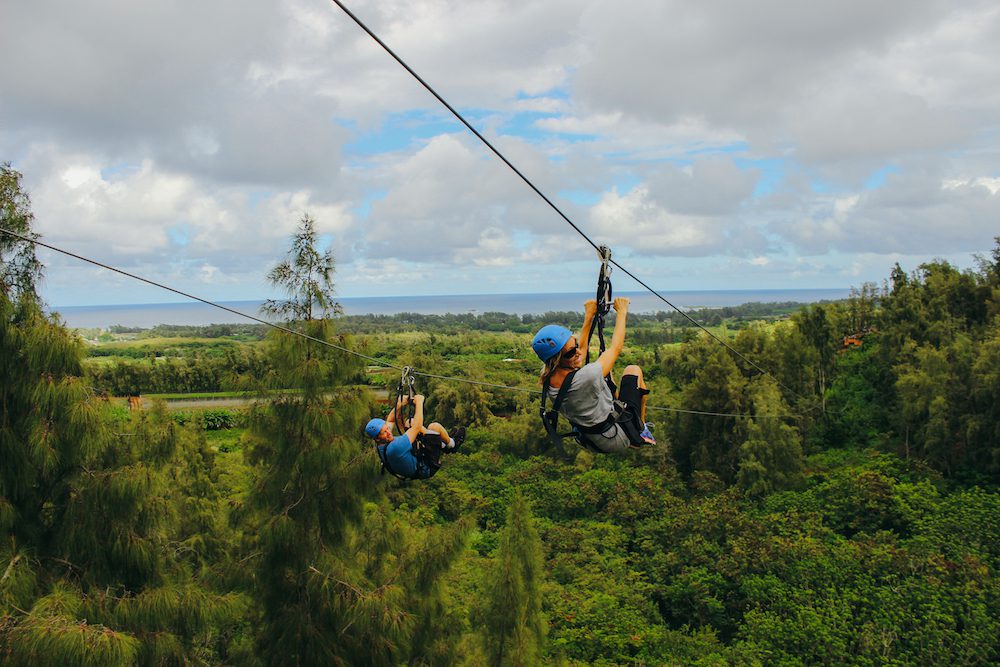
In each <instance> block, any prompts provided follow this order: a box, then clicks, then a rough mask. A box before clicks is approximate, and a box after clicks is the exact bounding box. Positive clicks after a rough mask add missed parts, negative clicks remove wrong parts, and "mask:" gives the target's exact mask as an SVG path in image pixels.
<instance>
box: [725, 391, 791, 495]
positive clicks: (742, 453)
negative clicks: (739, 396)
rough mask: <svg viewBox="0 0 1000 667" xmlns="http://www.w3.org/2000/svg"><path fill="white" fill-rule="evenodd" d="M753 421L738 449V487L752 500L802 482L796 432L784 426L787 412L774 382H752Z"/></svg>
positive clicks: (750, 422) (788, 426)
mask: <svg viewBox="0 0 1000 667" xmlns="http://www.w3.org/2000/svg"><path fill="white" fill-rule="evenodd" d="M750 395H751V403H752V405H753V414H754V418H753V419H751V420H750V421H749V423H748V424H747V439H746V441H745V442H744V443H743V444H742V445H740V448H739V472H738V473H737V483H738V484H739V486H740V487H741V488H742V489H743V490H744V491H746V493H747V494H748V495H751V496H763V495H767V494H769V493H771V492H773V491H782V490H786V489H792V488H795V487H796V486H799V485H800V484H801V483H802V482H803V481H804V480H805V476H804V474H803V457H802V443H801V438H800V437H799V434H798V431H797V430H796V429H795V428H794V427H792V426H790V425H788V424H785V423H783V420H784V419H788V409H787V407H786V406H785V403H784V401H782V399H781V393H780V392H779V391H778V387H777V385H776V383H775V382H774V380H772V379H771V378H769V377H766V376H761V377H758V378H756V379H755V380H754V381H753V382H751V386H750Z"/></svg>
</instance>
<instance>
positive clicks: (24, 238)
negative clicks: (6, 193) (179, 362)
mask: <svg viewBox="0 0 1000 667" xmlns="http://www.w3.org/2000/svg"><path fill="white" fill-rule="evenodd" d="M0 232H3V233H4V234H7V235H9V236H13V237H15V238H18V239H21V240H22V241H27V242H28V243H34V244H35V245H40V246H42V247H43V248H48V249H49V250H54V251H55V252H58V253H62V254H63V255H66V256H68V257H72V258H74V259H78V260H80V261H82V262H87V263H88V264H93V265H94V266H98V267H100V268H102V269H107V270H108V271H114V272H115V273H120V274H121V275H123V276H126V277H128V278H132V279H133V280H138V281H140V282H144V283H146V284H147V285H152V286H153V287H159V288H160V289H163V290H167V291H168V292H173V293H174V294H179V295H181V296H183V297H185V298H188V299H193V300H195V301H200V302H201V303H204V304H206V305H208V306H212V307H214V308H218V309H220V310H225V311H227V312H229V313H232V314H233V315H239V316H240V317H245V318H247V319H248V320H253V321H254V322H258V323H260V324H265V325H267V326H269V327H272V328H274V329H277V330H278V331H283V332H285V333H287V334H293V335H295V336H300V337H302V338H305V339H306V340H311V341H313V342H314V343H319V344H321V345H326V346H327V347H332V348H334V349H336V350H340V351H341V352H347V353H348V354H353V355H354V356H356V357H361V358H362V359H367V360H368V361H371V362H373V363H376V364H379V365H380V366H387V367H389V368H395V369H396V370H400V371H401V370H403V368H402V367H401V366H393V365H392V364H387V363H386V362H384V361H382V360H381V359H376V358H375V357H369V356H368V355H365V354H361V353H360V352H355V351H354V350H349V349H347V348H346V347H342V346H340V345H337V344H335V343H331V342H330V341H326V340H322V339H320V338H316V337H315V336H310V335H309V334H304V333H302V332H301V331H294V330H292V329H289V328H288V327H283V326H281V325H280V324H275V323H274V322H268V321H267V320H262V319H261V318H259V317H256V316H254V315H250V314H249V313H244V312H241V311H239V310H235V309H233V308H229V307H228V306H223V305H222V304H219V303H215V302H214V301H209V300H208V299H203V298H201V297H200V296H195V295H194V294H188V293H187V292H182V291H181V290H179V289H175V288H173V287H170V286H169V285H164V284H162V283H158V282H156V281H154V280H150V279H149V278H143V277H142V276H138V275H136V274H134V273H129V272H128V271H124V270H122V269H118V268H115V267H113V266H109V265H107V264H102V263H101V262H98V261H97V260H96V259H90V258H89V257H84V256H83V255H77V254H76V253H73V252H70V251H69V250H63V249H62V248H57V247H56V246H54V245H51V244H49V243H45V242H43V241H39V240H38V239H33V238H31V237H29V236H24V235H23V234H18V233H17V232H12V231H11V230H9V229H4V228H2V227H0Z"/></svg>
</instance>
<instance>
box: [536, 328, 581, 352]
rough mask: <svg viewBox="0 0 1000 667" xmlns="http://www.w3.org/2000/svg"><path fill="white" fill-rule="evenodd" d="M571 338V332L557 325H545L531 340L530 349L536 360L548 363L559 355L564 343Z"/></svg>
mask: <svg viewBox="0 0 1000 667" xmlns="http://www.w3.org/2000/svg"><path fill="white" fill-rule="evenodd" d="M572 337H573V332H572V331H570V330H569V329H567V328H566V327H561V326H559V325H558V324H546V325H545V326H544V327H542V328H541V329H539V330H538V333H536V334H535V337H534V338H533V339H532V340H531V349H532V350H534V351H535V354H537V355H538V358H539V359H541V360H542V361H548V360H549V359H551V358H552V357H554V356H556V355H557V354H559V352H560V350H562V349H563V346H564V345H566V341H568V340H569V339H570V338H572Z"/></svg>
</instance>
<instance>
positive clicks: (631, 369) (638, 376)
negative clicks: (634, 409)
mask: <svg viewBox="0 0 1000 667" xmlns="http://www.w3.org/2000/svg"><path fill="white" fill-rule="evenodd" d="M629 375H634V376H635V383H636V386H637V387H638V388H639V393H640V394H641V396H642V398H641V399H640V401H639V406H640V412H641V414H640V416H639V418H640V419H641V420H642V421H643V423H645V421H646V396H648V395H649V391H648V390H647V389H646V381H645V380H643V378H642V369H641V368H639V367H638V366H636V365H635V364H632V365H631V366H626V367H625V370H624V371H622V379H621V383H622V385H623V386H624V385H625V378H626V377H628V376H629ZM619 393H621V392H620V391H619Z"/></svg>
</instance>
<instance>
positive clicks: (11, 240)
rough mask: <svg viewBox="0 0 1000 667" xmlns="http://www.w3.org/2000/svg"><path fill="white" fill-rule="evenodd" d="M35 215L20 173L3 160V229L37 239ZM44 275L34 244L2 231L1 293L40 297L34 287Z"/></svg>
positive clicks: (14, 298) (0, 218)
mask: <svg viewBox="0 0 1000 667" xmlns="http://www.w3.org/2000/svg"><path fill="white" fill-rule="evenodd" d="M34 218H35V216H34V214H33V213H32V212H31V200H30V199H29V197H28V193H26V192H25V191H24V190H23V189H22V187H21V173H20V172H19V171H17V170H15V169H12V168H11V166H10V163H9V162H8V163H0V228H3V229H6V230H9V231H11V232H14V233H16V234H20V235H21V236H22V237H24V238H26V239H31V240H34V239H37V238H39V236H38V234H36V233H34V232H32V231H31V222H32V220H34ZM41 278H42V264H41V262H39V261H38V258H37V257H36V256H35V245H34V244H33V243H31V241H30V240H23V239H19V238H17V237H14V236H10V235H8V234H3V233H0V293H2V294H3V295H4V296H6V298H8V299H10V300H11V301H18V300H19V299H21V298H22V297H24V298H28V299H31V300H37V299H38V293H37V292H36V289H35V288H36V285H37V284H38V282H39V281H40V280H41Z"/></svg>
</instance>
